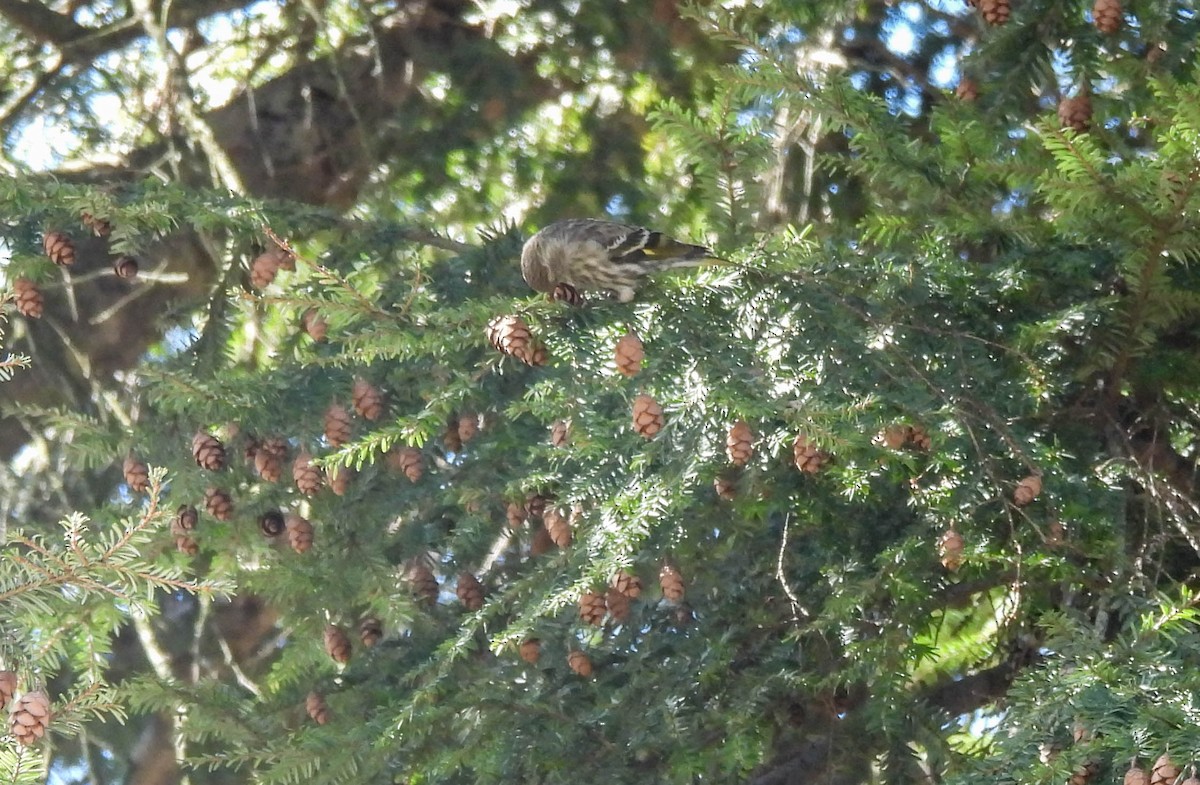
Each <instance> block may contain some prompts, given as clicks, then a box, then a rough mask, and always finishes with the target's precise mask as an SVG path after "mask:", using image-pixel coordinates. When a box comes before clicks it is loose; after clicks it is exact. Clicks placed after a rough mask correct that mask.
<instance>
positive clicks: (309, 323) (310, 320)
mask: <svg viewBox="0 0 1200 785" xmlns="http://www.w3.org/2000/svg"><path fill="white" fill-rule="evenodd" d="M300 327H301V329H303V330H304V332H306V333H308V337H309V338H312V339H313V340H314V341H317V342H318V343H319V342H321V341H324V340H325V336H326V335H327V334H328V333H329V323H328V322H326V321H325V319H324V318H323V317H322V316H321V312H320V311H318V310H317V309H316V308H307V309H305V311H304V313H302V314H300Z"/></svg>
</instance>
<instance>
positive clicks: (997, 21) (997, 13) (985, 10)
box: [978, 0, 1012, 25]
mask: <svg viewBox="0 0 1200 785" xmlns="http://www.w3.org/2000/svg"><path fill="white" fill-rule="evenodd" d="M978 4H979V13H981V14H983V20H984V21H985V22H987V23H988V24H989V25H1002V24H1004V23H1005V22H1007V21H1008V17H1009V16H1011V15H1012V4H1011V0H978Z"/></svg>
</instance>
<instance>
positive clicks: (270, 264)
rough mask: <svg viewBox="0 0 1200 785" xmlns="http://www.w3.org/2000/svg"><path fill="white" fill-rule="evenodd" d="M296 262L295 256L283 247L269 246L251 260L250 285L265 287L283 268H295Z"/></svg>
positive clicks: (258, 287)
mask: <svg viewBox="0 0 1200 785" xmlns="http://www.w3.org/2000/svg"><path fill="white" fill-rule="evenodd" d="M295 262H296V260H295V257H293V256H292V255H291V254H290V253H288V252H287V251H285V250H283V249H282V248H279V247H274V246H273V247H271V248H268V249H267V250H265V251H263V252H262V253H260V254H259V255H258V256H256V257H254V260H253V261H252V262H250V285H251V286H253V287H254V288H255V289H265V288H266V287H267V286H269V285H270V284H271V282H272V281H274V280H275V276H276V275H278V274H279V271H280V270H281V269H283V270H294V269H295Z"/></svg>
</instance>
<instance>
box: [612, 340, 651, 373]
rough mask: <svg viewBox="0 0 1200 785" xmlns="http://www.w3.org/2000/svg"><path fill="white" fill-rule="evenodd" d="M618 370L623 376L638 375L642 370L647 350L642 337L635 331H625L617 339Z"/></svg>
mask: <svg viewBox="0 0 1200 785" xmlns="http://www.w3.org/2000/svg"><path fill="white" fill-rule="evenodd" d="M615 354H616V360H617V370H618V371H620V372H621V374H622V375H623V376H629V377H633V376H637V375H638V372H639V371H641V370H642V360H643V359H644V358H645V357H646V351H645V349H644V348H643V347H642V339H641V338H638V337H637V336H636V335H634V334H633V333H625V334H624V335H622V336H621V338H620V340H618V341H617V347H616V352H615Z"/></svg>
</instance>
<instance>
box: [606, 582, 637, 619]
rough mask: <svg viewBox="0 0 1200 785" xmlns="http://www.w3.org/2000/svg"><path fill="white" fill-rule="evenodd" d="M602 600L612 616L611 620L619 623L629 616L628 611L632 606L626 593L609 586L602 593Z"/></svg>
mask: <svg viewBox="0 0 1200 785" xmlns="http://www.w3.org/2000/svg"><path fill="white" fill-rule="evenodd" d="M604 602H605V605H607V606H608V615H609V616H611V617H612V620H613V621H615V622H617V623H618V624H620V623H621V622H623V621H625V620H626V619H628V618H629V612H630V610H632V607H633V606H632V603H631V602H630V600H629V597H627V596H626V595H624V594H622V593H621V592H619V591H617V590H616V589H613V588H610V589H609V590H608V592H607V593H606V594H605V595H604Z"/></svg>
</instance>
